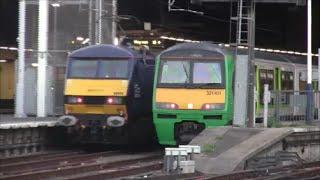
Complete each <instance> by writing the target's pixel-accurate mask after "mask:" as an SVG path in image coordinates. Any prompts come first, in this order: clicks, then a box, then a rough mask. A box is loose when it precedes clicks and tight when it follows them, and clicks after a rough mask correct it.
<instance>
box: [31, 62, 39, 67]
mask: <svg viewBox="0 0 320 180" xmlns="http://www.w3.org/2000/svg"><path fill="white" fill-rule="evenodd" d="M31 66H32V67H38V66H39V65H38V63H31Z"/></svg>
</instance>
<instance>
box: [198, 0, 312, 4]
mask: <svg viewBox="0 0 320 180" xmlns="http://www.w3.org/2000/svg"><path fill="white" fill-rule="evenodd" d="M194 1H197V2H237V1H238V0H194ZM255 2H256V3H291V4H297V5H305V4H306V0H255Z"/></svg>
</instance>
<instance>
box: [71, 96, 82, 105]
mask: <svg viewBox="0 0 320 180" xmlns="http://www.w3.org/2000/svg"><path fill="white" fill-rule="evenodd" d="M68 103H69V104H82V103H83V97H76V96H70V97H68Z"/></svg>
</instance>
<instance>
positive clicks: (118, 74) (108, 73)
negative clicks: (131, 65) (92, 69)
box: [98, 60, 128, 78]
mask: <svg viewBox="0 0 320 180" xmlns="http://www.w3.org/2000/svg"><path fill="white" fill-rule="evenodd" d="M98 76H99V77H101V78H126V77H127V76H128V61H127V60H103V61H101V63H100V68H99V73H98Z"/></svg>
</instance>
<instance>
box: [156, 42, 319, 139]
mask: <svg viewBox="0 0 320 180" xmlns="http://www.w3.org/2000/svg"><path fill="white" fill-rule="evenodd" d="M240 53H243V54H245V53H246V50H243V52H241V51H240ZM234 57H235V52H234V50H233V49H231V48H225V47H221V46H218V45H214V44H210V43H205V42H203V43H183V44H178V45H175V46H173V47H171V48H169V49H167V50H165V51H163V52H162V53H160V54H159V55H158V57H157V58H156V70H155V82H154V91H153V121H154V124H155V128H156V132H157V135H158V141H159V143H160V144H166V145H176V144H181V143H187V142H189V141H190V140H191V139H192V138H193V137H194V136H195V135H197V134H198V133H199V132H201V131H202V130H203V129H205V128H207V127H215V126H224V125H229V124H231V122H232V117H233V89H234V88H233V77H234ZM254 63H255V75H256V82H255V87H256V89H257V92H258V97H259V98H258V102H257V103H256V117H257V119H261V117H262V110H261V107H262V104H263V101H262V99H263V85H264V84H269V87H270V90H292V91H294V90H295V91H299V90H300V91H301V90H304V88H305V84H306V69H307V68H306V58H305V56H293V55H286V54H279V53H278V54H277V53H270V52H259V51H256V52H255V59H254ZM313 84H314V85H316V84H317V81H316V80H315V81H314V83H313Z"/></svg>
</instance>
